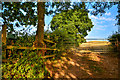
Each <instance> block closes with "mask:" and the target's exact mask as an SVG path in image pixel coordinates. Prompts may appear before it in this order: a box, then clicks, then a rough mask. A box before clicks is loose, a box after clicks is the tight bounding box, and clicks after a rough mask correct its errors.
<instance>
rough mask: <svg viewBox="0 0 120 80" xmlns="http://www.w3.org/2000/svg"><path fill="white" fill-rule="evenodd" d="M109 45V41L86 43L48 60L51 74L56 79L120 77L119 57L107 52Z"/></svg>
mask: <svg viewBox="0 0 120 80" xmlns="http://www.w3.org/2000/svg"><path fill="white" fill-rule="evenodd" d="M90 44H91V45H92V46H90ZM87 45H88V46H87ZM108 45H109V43H107V42H105V43H102V42H101V43H99V42H95V43H94V42H92V43H90V42H89V43H84V44H82V45H81V46H80V47H78V48H71V49H70V50H69V51H68V52H67V53H63V54H62V56H60V58H59V59H58V58H57V59H55V60H47V62H46V66H47V68H48V71H49V72H50V76H51V77H52V78H54V79H60V78H65V79H66V78H68V79H70V78H75V79H79V78H118V58H117V57H113V54H111V53H110V51H109V52H106V50H108V47H109V46H108ZM101 46H102V47H101ZM86 47H87V49H86V50H85V48H86ZM88 47H90V49H89V48H88ZM91 47H92V48H91ZM83 48H84V49H83ZM96 49H97V51H96ZM99 50H102V52H101V51H99ZM104 52H105V53H104ZM106 53H107V54H106Z"/></svg>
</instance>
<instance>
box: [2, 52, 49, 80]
mask: <svg viewBox="0 0 120 80" xmlns="http://www.w3.org/2000/svg"><path fill="white" fill-rule="evenodd" d="M8 61H9V62H7V63H3V65H2V78H45V75H47V74H49V73H48V72H47V70H46V67H45V65H44V62H45V59H42V57H41V56H39V57H38V55H37V53H36V51H35V52H33V51H31V50H25V51H23V53H20V55H18V54H14V55H13V57H10V58H9V59H8ZM13 61H14V62H13Z"/></svg>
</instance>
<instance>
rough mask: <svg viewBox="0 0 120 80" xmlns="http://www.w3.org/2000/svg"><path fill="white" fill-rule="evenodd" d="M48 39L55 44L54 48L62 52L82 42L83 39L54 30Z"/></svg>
mask: <svg viewBox="0 0 120 80" xmlns="http://www.w3.org/2000/svg"><path fill="white" fill-rule="evenodd" d="M49 35H50V39H51V40H52V41H54V42H56V43H57V44H56V48H57V49H60V50H61V51H64V50H66V49H69V48H70V47H72V46H74V45H77V44H79V43H80V42H82V41H84V39H83V37H81V36H80V35H77V36H76V35H74V34H68V33H67V32H66V31H64V30H59V29H55V30H54V31H53V32H52V33H50V34H49Z"/></svg>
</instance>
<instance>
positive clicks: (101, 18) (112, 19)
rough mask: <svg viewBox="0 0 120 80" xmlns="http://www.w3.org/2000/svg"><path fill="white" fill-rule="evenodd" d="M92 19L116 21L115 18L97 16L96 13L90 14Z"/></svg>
mask: <svg viewBox="0 0 120 80" xmlns="http://www.w3.org/2000/svg"><path fill="white" fill-rule="evenodd" d="M90 18H91V19H96V20H104V21H115V19H114V18H106V17H97V16H94V15H91V16H90Z"/></svg>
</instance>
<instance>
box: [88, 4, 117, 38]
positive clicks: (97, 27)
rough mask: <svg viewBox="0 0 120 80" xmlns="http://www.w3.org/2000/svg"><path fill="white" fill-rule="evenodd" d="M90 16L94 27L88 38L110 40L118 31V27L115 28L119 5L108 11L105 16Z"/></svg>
mask: <svg viewBox="0 0 120 80" xmlns="http://www.w3.org/2000/svg"><path fill="white" fill-rule="evenodd" d="M88 15H89V18H90V19H91V20H92V23H93V25H94V26H93V28H92V30H91V31H90V32H88V35H87V36H86V38H108V36H110V35H112V34H113V32H115V31H118V26H115V24H116V23H117V20H115V19H116V15H117V5H115V6H113V7H112V8H111V9H109V10H106V13H105V14H103V16H93V15H90V14H88Z"/></svg>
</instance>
